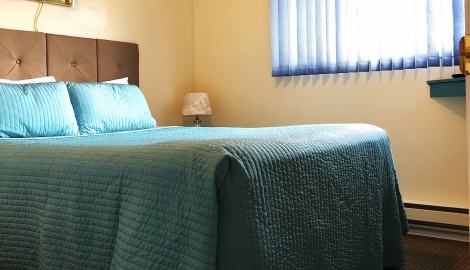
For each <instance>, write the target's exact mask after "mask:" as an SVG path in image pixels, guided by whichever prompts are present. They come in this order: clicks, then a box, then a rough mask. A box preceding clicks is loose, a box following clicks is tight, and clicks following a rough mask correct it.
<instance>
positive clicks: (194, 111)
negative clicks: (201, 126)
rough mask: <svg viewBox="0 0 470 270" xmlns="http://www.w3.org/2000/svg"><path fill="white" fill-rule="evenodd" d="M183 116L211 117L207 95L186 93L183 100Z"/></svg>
mask: <svg viewBox="0 0 470 270" xmlns="http://www.w3.org/2000/svg"><path fill="white" fill-rule="evenodd" d="M182 115H183V116H195V115H199V116H202V115H212V110H211V103H210V101H209V94H207V93H188V94H186V95H185V96H184V99H183V110H182Z"/></svg>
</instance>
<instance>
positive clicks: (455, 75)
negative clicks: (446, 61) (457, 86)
mask: <svg viewBox="0 0 470 270" xmlns="http://www.w3.org/2000/svg"><path fill="white" fill-rule="evenodd" d="M462 77H465V74H462V73H460V74H452V78H462Z"/></svg>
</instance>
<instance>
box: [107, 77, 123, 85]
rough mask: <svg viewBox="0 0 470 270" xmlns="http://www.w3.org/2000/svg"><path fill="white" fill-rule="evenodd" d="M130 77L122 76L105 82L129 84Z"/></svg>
mask: <svg viewBox="0 0 470 270" xmlns="http://www.w3.org/2000/svg"><path fill="white" fill-rule="evenodd" d="M128 79H129V78H128V77H125V78H121V79H116V80H111V81H106V82H103V83H117V84H129V82H128Z"/></svg>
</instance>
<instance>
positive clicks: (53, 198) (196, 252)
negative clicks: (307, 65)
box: [0, 124, 408, 270]
mask: <svg viewBox="0 0 470 270" xmlns="http://www.w3.org/2000/svg"><path fill="white" fill-rule="evenodd" d="M407 230H408V226H407V222H406V217H405V212H404V208H403V202H402V199H401V195H400V191H399V186H398V182H397V177H396V173H395V169H394V164H393V159H392V154H391V150H390V144H389V140H388V136H387V133H386V132H385V131H384V130H382V129H380V128H377V127H374V126H371V125H363V124H349V125H306V126H292V127H276V128H253V129H242V128H193V127H191V128H184V127H174V128H162V129H151V130H144V131H138V132H128V133H115V134H106V135H93V136H78V137H61V138H59V137H56V138H37V139H0V269H129V270H130V269H204V270H206V269H270V270H271V269H374V270H377V269H382V268H383V267H388V266H400V265H403V264H404V251H403V242H402V235H403V234H405V233H406V232H407Z"/></svg>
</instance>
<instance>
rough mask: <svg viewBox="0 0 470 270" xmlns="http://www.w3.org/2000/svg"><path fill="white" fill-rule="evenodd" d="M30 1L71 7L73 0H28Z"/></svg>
mask: <svg viewBox="0 0 470 270" xmlns="http://www.w3.org/2000/svg"><path fill="white" fill-rule="evenodd" d="M30 1H34V2H41V3H47V4H54V5H60V6H66V7H73V2H74V0H30Z"/></svg>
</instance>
